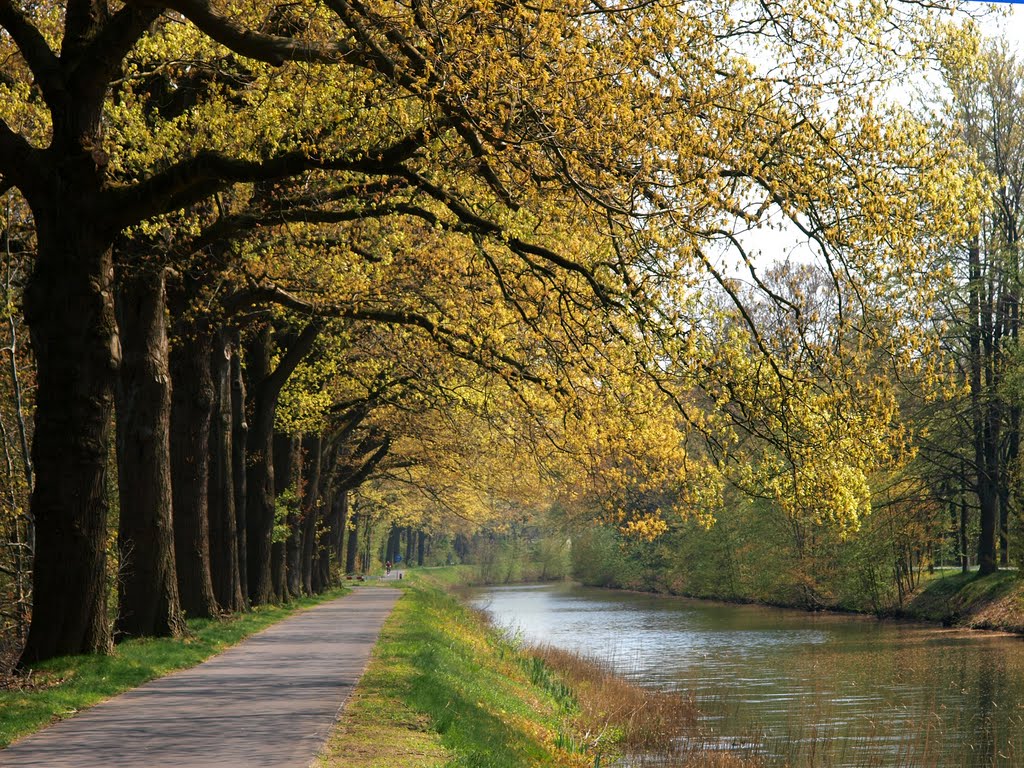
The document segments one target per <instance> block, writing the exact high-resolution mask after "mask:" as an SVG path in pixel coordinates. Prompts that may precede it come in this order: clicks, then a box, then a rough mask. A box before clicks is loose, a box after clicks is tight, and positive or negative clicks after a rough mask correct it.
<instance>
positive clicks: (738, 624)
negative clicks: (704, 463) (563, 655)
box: [471, 584, 1024, 768]
mask: <svg viewBox="0 0 1024 768" xmlns="http://www.w3.org/2000/svg"><path fill="white" fill-rule="evenodd" d="M471 600H472V602H473V603H474V604H475V605H476V606H478V607H481V608H484V609H486V610H487V611H488V612H489V613H490V614H491V615H492V616H493V617H494V619H495V620H496V622H497V623H498V624H499V625H502V626H504V627H507V628H509V629H510V630H512V631H514V632H517V633H519V634H520V635H521V636H522V638H523V639H524V640H525V641H527V642H531V643H548V644H551V645H555V646H558V647H562V648H567V649H570V650H577V651H581V652H584V653H586V654H587V655H590V656H596V657H600V658H603V659H606V660H608V661H610V662H611V663H612V664H613V665H614V666H615V668H616V669H617V670H618V671H620V672H621V673H623V674H624V675H626V676H627V677H629V678H631V679H634V680H636V681H638V682H640V683H642V684H645V685H651V686H657V687H659V688H662V689H667V690H678V691H685V692H689V693H692V694H693V695H694V696H695V697H696V700H697V702H698V704H699V705H700V707H701V709H702V710H703V711H704V712H705V713H707V715H708V727H709V728H710V729H712V730H713V733H714V735H713V737H712V738H713V739H716V740H718V742H719V743H721V744H723V745H727V746H729V745H733V744H738V745H742V744H749V743H751V742H752V741H756V742H758V743H759V744H760V745H761V747H760V749H762V750H764V751H765V752H766V753H767V754H770V755H772V756H774V757H775V758H776V762H777V763H782V762H785V761H789V762H792V763H794V764H798V765H815V766H836V767H838V766H844V767H845V766H851V767H857V768H864V767H866V766H878V767H879V768H882V767H885V768H889V767H890V766H908V767H909V766H921V767H922V768H933V767H934V768H982V766H984V767H986V768H988V767H990V766H997V767H999V768H1002V767H1003V766H1006V768H1010V767H1011V766H1024V640H1022V639H1021V638H1017V637H1014V636H1010V635H1005V634H998V633H982V632H968V631H959V630H951V629H941V628H935V627H929V626H923V625H919V624H905V623H898V622H879V621H876V620H874V619H872V618H865V617H851V616H838V615H821V614H807V613H804V612H800V611H788V610H781V609H777V608H765V607H760V606H738V605H725V604H719V603H711V602H705V601H696V600H687V599H684V598H667V597H657V596H652V595H641V594H635V593H625V592H615V591H609V590H599V589H589V588H585V587H578V586H573V585H568V584H559V585H541V586H533V585H525V586H524V585H517V586H511V587H497V588H490V589H482V590H474V591H473V592H472V594H471Z"/></svg>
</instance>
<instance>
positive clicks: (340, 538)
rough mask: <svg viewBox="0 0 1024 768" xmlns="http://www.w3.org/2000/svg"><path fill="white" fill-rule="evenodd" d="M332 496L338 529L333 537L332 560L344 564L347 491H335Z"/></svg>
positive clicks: (346, 531)
mask: <svg viewBox="0 0 1024 768" xmlns="http://www.w3.org/2000/svg"><path fill="white" fill-rule="evenodd" d="M334 493H335V495H334V499H335V502H334V503H335V506H336V507H337V508H338V528H337V532H336V535H335V537H334V544H333V546H334V559H335V561H336V562H338V563H344V562H346V560H345V559H344V555H345V539H346V538H347V536H346V535H345V534H346V533H348V528H347V526H348V491H347V490H345V489H338V490H336V491H335V492H334Z"/></svg>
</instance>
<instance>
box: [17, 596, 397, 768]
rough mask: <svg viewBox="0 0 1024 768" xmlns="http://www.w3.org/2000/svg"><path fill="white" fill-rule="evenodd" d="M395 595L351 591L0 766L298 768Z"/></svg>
mask: <svg viewBox="0 0 1024 768" xmlns="http://www.w3.org/2000/svg"><path fill="white" fill-rule="evenodd" d="M400 594H401V592H400V591H399V590H397V589H388V588H385V587H369V586H368V587H361V588H359V589H356V590H355V591H353V592H352V593H351V594H349V595H346V596H345V597H342V598H339V599H337V600H332V601H331V602H329V603H325V604H323V605H319V606H316V607H315V608H311V609H309V610H307V611H304V612H303V613H300V614H299V615H297V616H294V617H292V618H289V619H286V620H284V621H281V622H279V623H277V624H275V625H273V626H271V627H269V628H268V629H266V630H264V631H262V632H260V633H259V634H256V635H253V636H252V637H250V638H248V639H247V640H245V641H243V642H242V643H240V644H238V645H236V646H234V647H233V648H230V649H228V650H227V651H225V652H224V653H222V654H220V655H218V656H215V657H213V658H212V659H210V660H208V661H206V662H204V663H202V664H200V665H199V666H196V667H192V668H191V669H187V670H183V671H181V672H176V673H174V674H171V675H168V676H167V677H162V678H160V679H159V680H153V681H151V682H149V683H146V684H145V685H142V686H140V687H139V688H136V689H134V690H132V691H128V692H127V693H124V694H121V695H120V696H116V697H114V698H113V699H110V700H108V701H105V702H103V703H102V704H98V705H97V706H95V707H92V708H91V709H88V710H86V711H84V712H82V713H80V714H78V715H76V716H75V717H73V718H71V719H69V720H63V721H61V722H59V723H55V724H54V725H51V726H50V727H48V728H46V729H44V730H42V731H40V732H38V733H36V734H33V735H31V736H27V737H25V738H24V739H21V740H20V741H17V742H15V743H14V744H12V745H11V746H9V747H8V748H7V749H4V750H0V766H9V767H10V768H15V766H16V767H17V768H127V767H128V766H131V767H132V768H171V766H173V767H174V768H213V767H214V766H218V767H223V768H228V767H229V766H230V768H250V767H255V766H274V768H307V766H309V765H310V763H312V762H313V761H314V759H315V758H316V756H317V754H318V752H319V751H320V748H321V747H322V745H323V743H324V741H325V740H326V739H327V736H328V734H329V733H330V731H331V728H332V726H333V725H334V722H335V719H336V717H337V714H338V710H339V709H340V708H341V706H342V705H343V704H344V703H345V700H346V699H347V698H348V695H349V693H351V691H352V689H353V688H354V687H355V685H356V683H357V682H358V681H359V678H360V677H361V676H362V674H363V670H364V669H365V668H366V664H367V662H368V661H369V658H370V653H371V651H372V649H373V646H374V644H375V643H376V641H377V636H378V634H379V633H380V628H381V625H383V623H384V620H385V619H386V618H387V617H388V615H389V614H390V613H391V609H392V608H394V605H395V602H396V601H397V600H398V598H399V596H400ZM0 716H2V713H0Z"/></svg>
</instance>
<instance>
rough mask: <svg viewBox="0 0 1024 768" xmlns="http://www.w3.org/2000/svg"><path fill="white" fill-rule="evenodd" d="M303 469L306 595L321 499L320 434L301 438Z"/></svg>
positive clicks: (310, 582) (310, 584)
mask: <svg viewBox="0 0 1024 768" xmlns="http://www.w3.org/2000/svg"><path fill="white" fill-rule="evenodd" d="M303 443H304V446H303V447H304V450H303V457H304V461H305V471H304V472H303V473H302V477H303V480H304V481H305V486H306V493H305V498H304V499H303V504H302V552H301V566H302V589H303V590H304V591H305V593H306V594H307V595H312V594H315V593H314V590H313V558H314V555H315V554H316V551H317V534H316V529H317V523H318V522H319V521H320V510H321V509H322V508H323V507H322V499H321V497H320V492H321V490H322V488H321V487H320V463H321V462H322V461H323V439H322V438H321V436H320V435H313V436H306V437H305V438H304V440H303Z"/></svg>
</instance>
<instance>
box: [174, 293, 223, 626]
mask: <svg viewBox="0 0 1024 768" xmlns="http://www.w3.org/2000/svg"><path fill="white" fill-rule="evenodd" d="M178 310H179V311H178V312H176V313H175V314H176V315H177V316H178V317H182V315H183V313H184V312H185V311H186V307H185V306H184V304H182V305H179V307H178ZM203 325H205V324H203ZM211 343H212V338H211V335H210V333H209V331H208V329H207V328H205V327H196V326H195V325H192V324H187V325H185V327H183V328H181V329H180V331H179V334H178V339H177V343H176V344H175V345H174V346H172V348H171V379H172V381H173V384H174V388H173V396H172V398H171V479H172V481H173V486H174V545H175V547H174V552H175V557H176V559H177V565H178V591H179V592H180V594H181V605H182V607H183V608H184V609H185V613H186V614H187V615H188V616H189V617H203V618H209V617H212V616H216V615H217V614H218V613H219V609H218V607H217V599H216V597H214V593H213V579H212V578H211V576H210V522H209V506H208V504H209V495H208V493H209V482H210V414H211V412H212V409H213V400H214V391H213V379H212V378H211V376H210V346H211Z"/></svg>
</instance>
